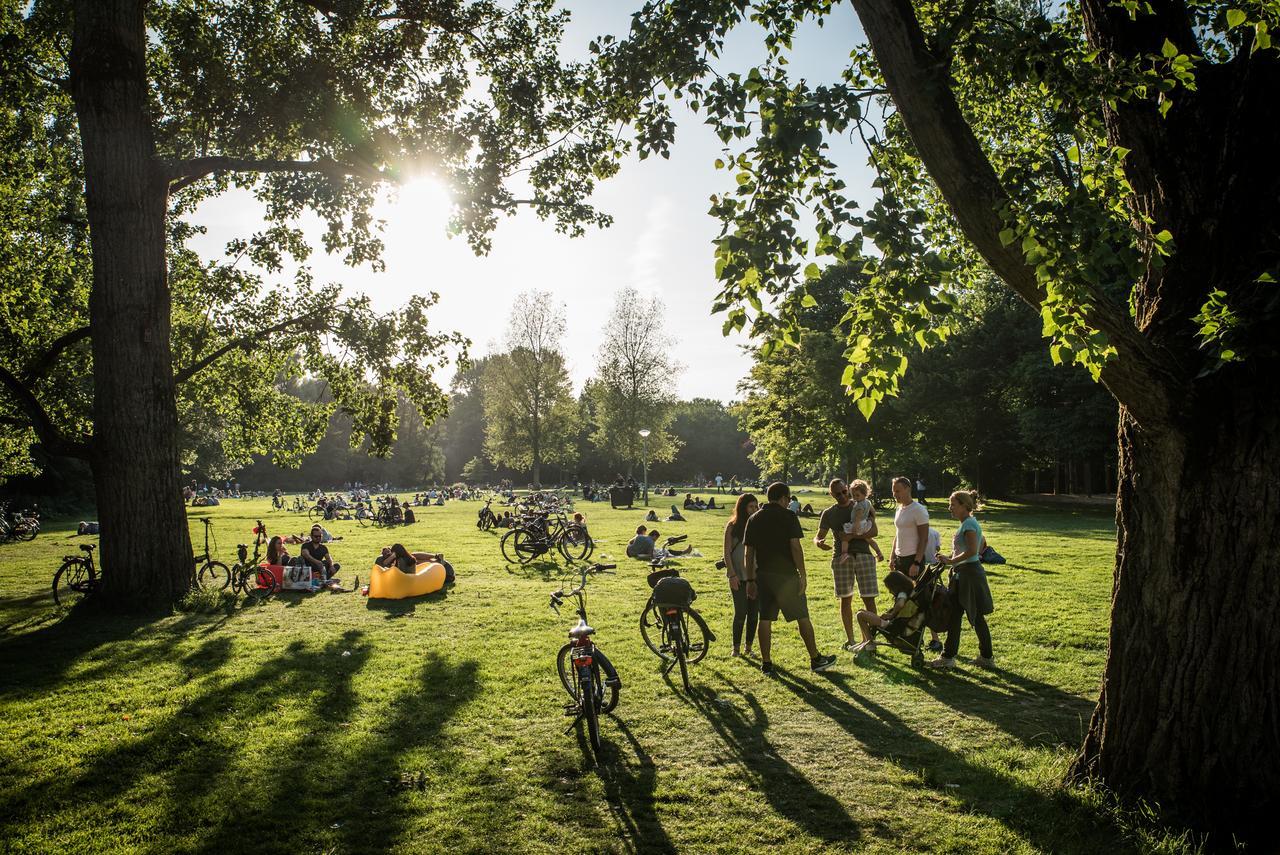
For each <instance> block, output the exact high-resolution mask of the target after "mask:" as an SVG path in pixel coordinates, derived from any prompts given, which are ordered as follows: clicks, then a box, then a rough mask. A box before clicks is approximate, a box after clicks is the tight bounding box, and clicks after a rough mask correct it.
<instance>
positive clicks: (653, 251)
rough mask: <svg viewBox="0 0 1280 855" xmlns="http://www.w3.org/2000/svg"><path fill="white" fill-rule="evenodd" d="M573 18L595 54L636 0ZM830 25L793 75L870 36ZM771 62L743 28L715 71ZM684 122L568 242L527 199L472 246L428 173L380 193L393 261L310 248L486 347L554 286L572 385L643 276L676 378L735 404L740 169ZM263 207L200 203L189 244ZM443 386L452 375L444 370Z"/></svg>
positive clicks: (851, 169) (849, 23)
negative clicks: (663, 149)
mask: <svg viewBox="0 0 1280 855" xmlns="http://www.w3.org/2000/svg"><path fill="white" fill-rule="evenodd" d="M568 5H569V8H570V9H571V10H572V11H573V13H574V17H573V21H572V23H571V24H570V26H569V28H568V32H567V35H566V51H565V52H566V55H570V56H572V55H578V56H585V55H586V45H587V42H588V41H590V39H591V38H593V37H595V36H597V35H601V34H604V33H613V34H615V35H618V36H622V35H625V33H626V29H627V27H628V25H629V22H630V16H631V13H632V12H634V11H635V9H637V8H639V5H640V2H639V0H607V2H604V0H598V2H590V0H578V2H572V3H569V4H568ZM839 8H840V13H839V14H837V15H835V16H834V17H833V18H831V19H829V20H828V21H827V22H826V26H825V27H824V28H822V29H819V28H818V27H816V26H814V25H808V26H806V27H805V28H803V29H802V30H801V31H800V34H799V36H798V38H797V39H796V50H795V51H794V52H793V54H792V56H791V65H790V68H791V71H792V74H793V76H795V77H805V78H807V79H809V80H810V81H811V82H815V83H821V82H831V81H835V80H836V79H837V75H838V72H839V70H840V69H841V68H842V67H843V66H844V64H845V63H846V62H847V57H848V54H849V51H850V50H851V49H852V47H853V46H854V45H856V44H858V43H859V42H860V41H861V40H862V34H861V28H860V27H859V25H858V22H857V20H856V18H855V17H854V15H853V14H852V12H851V11H850V10H849V9H848V7H847V6H841V7H839ZM763 59H764V49H763V46H762V43H761V38H760V31H759V30H758V29H756V28H754V27H743V28H741V29H740V30H739V31H738V32H736V33H734V34H733V36H732V37H731V39H730V41H729V44H728V45H727V50H726V51H725V53H724V55H723V56H722V58H721V60H720V61H719V62H718V64H717V68H718V69H719V70H720V71H721V72H722V73H725V72H727V71H739V72H745V71H746V70H747V69H748V68H750V67H751V66H752V65H755V64H759V63H760V62H761V61H763ZM676 118H677V122H678V129H677V132H676V144H675V146H674V149H673V151H672V154H671V158H670V160H663V159H662V158H650V159H648V160H646V161H640V160H637V159H634V158H633V159H631V160H630V161H629V162H626V163H624V164H623V168H622V171H621V172H620V174H619V175H617V176H615V177H614V178H612V179H610V180H608V181H606V182H604V184H603V185H601V186H600V187H599V188H598V189H597V191H596V194H595V197H594V201H595V203H596V204H597V205H598V206H599V207H600V208H601V209H603V210H605V211H607V212H609V213H611V214H612V215H613V216H614V218H615V222H614V225H613V226H612V227H611V228H609V229H606V230H604V231H599V230H592V231H588V232H587V233H586V235H584V236H583V237H581V238H577V239H571V238H568V237H566V236H563V235H559V234H556V233H555V230H554V229H553V228H552V226H551V225H550V224H548V223H544V222H541V221H540V220H538V219H537V217H536V216H535V215H534V214H533V213H532V212H530V211H528V210H523V209H522V210H521V211H520V213H519V214H518V215H517V216H515V217H513V218H511V219H507V220H504V221H502V222H501V223H500V224H499V226H498V230H497V232H496V234H495V237H494V247H493V251H492V252H491V253H490V254H489V255H488V256H484V257H476V256H475V255H474V254H472V252H471V250H470V249H469V248H468V247H467V244H466V242H465V241H464V240H463V239H461V238H454V239H450V238H449V237H448V236H447V235H446V233H445V224H446V222H447V220H448V217H449V200H448V196H447V194H446V193H445V191H444V190H443V189H442V188H441V187H440V186H439V185H436V184H434V183H432V182H430V181H429V180H428V181H420V182H417V183H414V184H410V185H407V186H406V187H404V188H402V190H401V192H400V196H399V200H398V201H397V202H396V203H395V204H391V203H390V202H384V203H383V204H382V205H381V206H380V208H379V210H378V212H377V213H378V215H379V216H380V217H382V218H384V219H385V220H386V228H385V231H384V234H383V238H384V242H385V246H386V254H385V256H384V258H385V261H386V271H385V272H383V273H374V272H372V271H370V270H368V269H367V268H349V267H346V266H345V265H343V264H342V262H341V260H340V259H338V258H336V257H329V256H326V255H325V254H324V252H323V249H322V248H320V246H321V245H320V241H319V240H318V239H317V240H313V241H312V245H313V246H315V247H317V253H316V254H315V255H313V257H312V259H311V265H312V268H313V270H314V272H315V274H316V278H317V280H318V281H322V282H327V281H333V282H342V283H344V286H345V287H346V288H347V290H349V291H350V292H352V293H367V294H369V295H370V296H371V297H372V298H373V300H374V302H375V305H377V306H378V307H380V308H384V309H389V308H392V307H394V306H397V305H399V304H402V303H403V302H404V301H405V299H406V298H407V297H408V296H409V295H411V294H415V293H422V292H427V291H436V292H438V293H439V294H440V297H441V299H440V303H439V304H438V306H437V307H436V309H435V310H434V314H433V325H434V327H435V328H436V329H437V330H457V331H459V332H461V333H463V334H464V335H466V336H467V337H469V338H470V339H471V340H472V342H473V353H475V354H477V355H479V354H483V353H485V352H487V351H488V346H489V344H490V343H496V342H497V341H499V340H500V338H501V335H502V331H503V329H504V327H505V324H506V309H505V307H506V306H508V305H509V304H510V302H511V299H512V298H513V297H514V296H515V295H516V294H517V293H519V292H520V291H525V290H529V289H533V288H537V289H541V290H549V291H552V292H554V293H555V294H556V295H557V296H559V297H560V298H561V299H563V300H564V302H565V303H566V304H567V306H568V312H567V329H568V334H567V336H566V340H565V343H564V344H565V352H566V356H567V358H568V362H569V367H570V371H571V374H572V377H573V381H574V384H575V387H576V388H577V389H581V387H582V384H583V383H584V382H585V381H586V380H587V379H588V378H590V376H591V375H592V373H593V366H594V363H595V354H596V351H597V349H598V348H599V346H600V342H601V329H602V328H603V326H604V323H605V320H606V319H607V317H608V314H609V311H610V309H611V307H612V305H613V297H614V293H615V291H616V290H617V289H619V288H623V287H628V286H630V287H635V288H637V289H639V290H640V291H641V292H644V293H646V294H657V295H658V296H659V297H660V298H661V299H662V301H663V302H664V303H665V304H666V307H667V317H666V327H667V332H668V333H669V334H670V335H672V336H673V337H675V338H676V340H677V341H678V343H679V345H678V359H679V361H680V362H681V363H683V364H684V366H685V369H684V372H683V374H682V375H681V377H680V378H679V383H678V389H677V391H678V394H679V395H680V396H681V397H683V398H692V397H706V398H715V399H718V400H721V401H726V402H727V401H729V400H731V399H733V398H734V397H735V396H736V386H737V383H738V381H739V380H740V379H741V378H742V377H743V376H744V375H745V374H746V371H747V368H748V358H747V356H746V355H745V354H744V353H743V352H742V351H741V347H740V346H741V345H742V344H744V343H746V338H745V336H734V337H729V338H725V337H722V336H721V334H720V327H721V324H722V323H723V316H721V315H712V314H711V304H712V301H713V299H714V297H715V295H716V293H717V291H718V288H717V285H716V281H715V277H714V270H713V268H714V263H713V255H712V251H713V249H712V246H711V241H712V240H713V239H714V238H715V236H716V232H717V222H716V221H715V220H713V219H712V218H711V217H710V216H708V215H707V209H708V207H709V206H710V202H709V197H710V196H711V194H712V193H717V192H724V191H725V190H726V189H729V188H730V187H731V186H732V182H733V179H732V176H731V175H730V174H729V173H727V172H725V171H717V170H716V169H715V167H714V161H715V159H716V157H718V156H719V155H720V153H721V143H720V140H719V138H718V137H716V136H715V134H714V133H713V132H712V131H711V130H710V128H709V127H708V126H706V125H704V124H703V123H702V119H700V118H698V117H695V116H693V115H692V114H690V113H688V112H687V111H682V112H678V113H677V114H676ZM832 145H833V149H834V151H835V160H836V162H837V163H840V164H841V165H842V167H843V168H844V169H846V170H847V173H846V174H845V175H844V176H843V177H844V180H845V181H846V182H847V184H848V185H849V191H848V192H849V193H850V194H851V196H852V197H853V198H856V199H858V200H859V201H860V202H862V203H864V204H867V203H869V202H870V191H869V190H868V189H867V188H869V187H870V183H871V177H872V176H871V174H870V172H869V170H868V168H867V167H866V163H865V162H866V154H865V152H864V151H863V150H862V146H861V143H860V142H858V143H857V144H853V143H851V142H849V141H848V140H843V141H840V140H837V141H834V142H833V144H832ZM260 210H261V209H260V205H259V204H258V203H257V201H256V200H254V199H253V197H252V196H251V195H249V194H248V193H244V192H235V193H227V194H224V195H222V196H220V197H217V198H215V199H211V200H209V201H207V202H205V203H204V204H203V205H202V206H201V207H200V209H199V211H198V212H197V215H196V217H195V221H196V222H197V223H199V224H200V225H204V226H206V227H207V228H208V230H209V232H208V234H207V235H206V236H204V237H202V238H200V239H199V240H197V241H194V242H193V244H192V245H193V247H195V248H196V249H197V250H199V251H200V252H201V253H202V254H203V255H205V256H206V257H208V258H211V259H212V258H215V257H219V256H220V255H221V253H222V249H223V247H224V246H225V244H226V242H227V241H228V240H230V239H232V238H234V237H247V236H248V235H250V234H252V233H253V232H255V231H257V230H259V229H260V228H261V222H262V221H261V214H260ZM304 228H306V230H307V232H308V234H311V235H316V236H318V235H319V233H320V229H319V227H318V226H317V225H316V222H314V221H313V222H311V223H310V224H309V225H308V224H307V223H306V222H304ZM437 379H438V380H440V381H441V382H442V383H444V384H447V383H448V381H449V379H450V378H448V377H440V378H437Z"/></svg>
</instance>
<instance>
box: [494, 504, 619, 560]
mask: <svg viewBox="0 0 1280 855" xmlns="http://www.w3.org/2000/svg"><path fill="white" fill-rule="evenodd" d="M499 548H500V549H501V550H502V557H503V558H505V559H506V560H507V561H508V562H509V563H511V564H528V563H529V562H530V561H532V560H534V559H535V558H537V557H538V556H540V555H545V554H547V553H548V552H550V551H551V550H553V549H555V550H557V551H559V553H560V554H561V555H563V556H564V557H565V560H567V561H585V560H586V559H587V557H588V556H589V555H590V554H591V553H592V552H593V551H594V550H595V544H594V542H593V541H592V540H591V536H590V535H589V534H588V533H587V529H586V526H583V525H579V524H578V523H576V522H572V521H570V520H569V518H568V517H566V516H565V515H564V512H562V511H532V512H529V513H526V514H525V515H524V516H522V517H520V518H519V522H517V523H516V525H515V527H514V528H512V529H511V531H509V532H507V533H506V534H504V535H503V536H502V540H501V541H500V542H499Z"/></svg>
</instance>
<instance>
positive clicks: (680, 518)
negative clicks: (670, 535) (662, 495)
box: [667, 505, 685, 522]
mask: <svg viewBox="0 0 1280 855" xmlns="http://www.w3.org/2000/svg"><path fill="white" fill-rule="evenodd" d="M684 521H685V519H684V515H683V514H681V513H680V510H679V509H678V508H677V507H676V506H675V505H672V506H671V515H670V516H669V517H667V522H684Z"/></svg>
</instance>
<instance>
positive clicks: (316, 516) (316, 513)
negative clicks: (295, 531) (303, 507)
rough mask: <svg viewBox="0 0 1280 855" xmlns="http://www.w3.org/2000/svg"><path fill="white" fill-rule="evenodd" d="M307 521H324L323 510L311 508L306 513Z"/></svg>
mask: <svg viewBox="0 0 1280 855" xmlns="http://www.w3.org/2000/svg"><path fill="white" fill-rule="evenodd" d="M307 519H309V520H311V521H312V522H319V521H320V520H322V519H324V509H323V508H312V509H311V510H309V511H307Z"/></svg>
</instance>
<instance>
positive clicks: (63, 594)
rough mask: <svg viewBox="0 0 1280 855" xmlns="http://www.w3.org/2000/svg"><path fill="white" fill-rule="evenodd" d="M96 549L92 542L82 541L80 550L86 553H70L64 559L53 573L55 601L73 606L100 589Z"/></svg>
mask: <svg viewBox="0 0 1280 855" xmlns="http://www.w3.org/2000/svg"><path fill="white" fill-rule="evenodd" d="M95 549H97V547H96V546H94V545H93V544H92V543H82V544H80V551H81V552H83V553H84V555H68V556H67V557H65V558H63V559H62V566H61V567H59V568H58V570H57V572H56V573H54V574H53V601H54V603H56V604H57V605H59V606H63V605H66V606H71V605H74V604H75V603H77V602H79V601H80V599H81V598H82V597H85V596H88V595H89V594H92V593H93V592H95V591H97V590H98V585H99V584H100V579H99V576H98V568H97V565H95V564H94V563H93V550H95Z"/></svg>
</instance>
